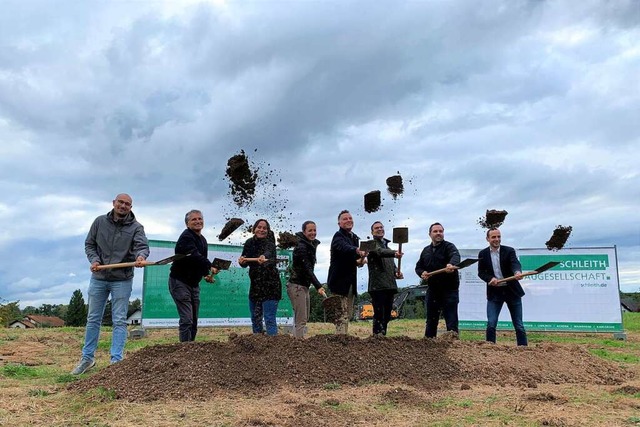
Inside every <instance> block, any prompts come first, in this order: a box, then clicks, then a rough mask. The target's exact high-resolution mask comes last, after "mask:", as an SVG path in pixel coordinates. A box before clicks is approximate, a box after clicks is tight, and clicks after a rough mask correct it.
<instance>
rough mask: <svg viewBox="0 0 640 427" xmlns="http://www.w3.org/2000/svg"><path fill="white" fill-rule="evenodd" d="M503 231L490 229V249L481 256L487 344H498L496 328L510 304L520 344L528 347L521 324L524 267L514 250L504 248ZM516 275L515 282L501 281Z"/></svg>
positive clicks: (479, 262) (479, 268)
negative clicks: (502, 310) (485, 284)
mask: <svg viewBox="0 0 640 427" xmlns="http://www.w3.org/2000/svg"><path fill="white" fill-rule="evenodd" d="M500 241H501V235H500V230H498V229H497V228H491V229H489V230H487V242H489V247H488V248H485V249H483V250H481V251H480V253H479V254H478V277H480V278H481V279H482V280H484V281H485V282H486V283H487V332H486V339H487V341H490V342H493V343H495V342H496V327H497V326H498V317H499V316H500V310H501V309H502V305H503V304H504V303H507V308H508V309H509V313H511V322H512V323H513V327H514V329H515V330H516V342H517V344H518V345H527V332H526V331H525V329H524V324H523V322H522V297H523V296H524V290H523V289H522V286H520V282H518V280H520V279H522V275H521V274H522V266H521V265H520V261H518V257H517V256H516V251H515V249H513V248H511V247H509V246H501V245H500ZM511 276H515V279H514V280H509V281H508V282H502V283H499V282H500V279H503V278H505V277H511Z"/></svg>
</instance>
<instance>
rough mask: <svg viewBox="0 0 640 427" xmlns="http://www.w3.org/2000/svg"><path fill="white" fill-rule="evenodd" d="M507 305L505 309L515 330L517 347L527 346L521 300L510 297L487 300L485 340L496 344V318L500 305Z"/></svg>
mask: <svg viewBox="0 0 640 427" xmlns="http://www.w3.org/2000/svg"><path fill="white" fill-rule="evenodd" d="M504 303H507V308H508V309H509V313H510V314H511V322H512V323H513V328H514V329H515V330H516V342H517V344H518V345H527V332H526V331H525V330H524V323H523V322H522V298H520V297H512V298H506V299H499V300H494V301H490V300H487V332H486V339H487V341H490V342H496V328H497V327H498V317H499V316H500V311H501V310H502V305H503V304H504Z"/></svg>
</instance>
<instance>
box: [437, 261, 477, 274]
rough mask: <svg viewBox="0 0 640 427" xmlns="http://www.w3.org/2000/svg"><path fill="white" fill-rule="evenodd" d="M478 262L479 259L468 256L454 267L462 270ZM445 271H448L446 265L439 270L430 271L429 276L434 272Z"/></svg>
mask: <svg viewBox="0 0 640 427" xmlns="http://www.w3.org/2000/svg"><path fill="white" fill-rule="evenodd" d="M476 262H478V260H477V259H474V258H467V259H465V260H464V261H461V262H460V263H459V264H458V265H454V266H453V268H455V269H457V270H460V269H461V268H465V267H469V266H470V265H472V264H475V263H476ZM445 271H447V268H446V267H445V268H441V269H439V270H435V271H432V272H431V273H429V277H431V276H433V275H434V274H440V273H444V272H445Z"/></svg>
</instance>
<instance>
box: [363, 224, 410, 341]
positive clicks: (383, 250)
mask: <svg viewBox="0 0 640 427" xmlns="http://www.w3.org/2000/svg"><path fill="white" fill-rule="evenodd" d="M371 234H372V235H373V240H374V242H375V243H376V248H375V249H373V250H371V251H369V254H368V255H367V266H368V268H369V289H368V291H369V295H371V303H372V304H373V335H383V336H385V335H387V325H388V324H389V321H390V320H391V310H392V309H393V298H394V295H395V294H396V293H397V292H398V284H397V283H396V279H402V278H404V277H403V275H402V273H399V272H398V270H397V268H396V263H395V261H394V260H395V258H398V259H400V258H401V257H402V253H401V252H398V251H394V250H393V249H389V242H390V240H389V239H385V238H384V225H382V223H381V222H380V221H376V222H374V223H373V224H371Z"/></svg>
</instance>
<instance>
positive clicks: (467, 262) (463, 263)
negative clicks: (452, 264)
mask: <svg viewBox="0 0 640 427" xmlns="http://www.w3.org/2000/svg"><path fill="white" fill-rule="evenodd" d="M476 262H478V260H477V259H475V258H467V259H465V260H463V261H461V262H460V264H458V265H456V267H458V268H465V267H469V266H470V265H473V264H475V263H476Z"/></svg>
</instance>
